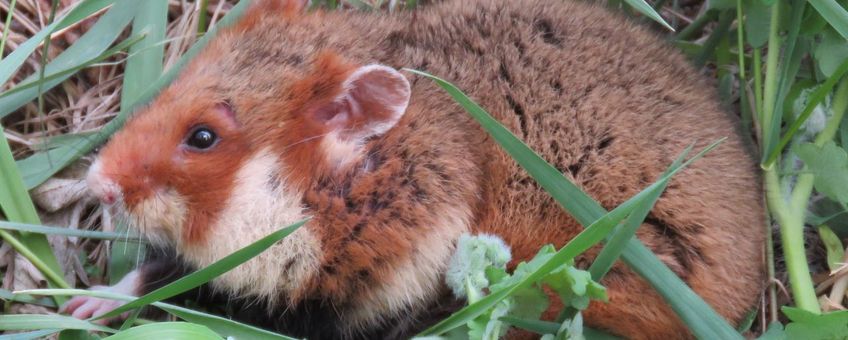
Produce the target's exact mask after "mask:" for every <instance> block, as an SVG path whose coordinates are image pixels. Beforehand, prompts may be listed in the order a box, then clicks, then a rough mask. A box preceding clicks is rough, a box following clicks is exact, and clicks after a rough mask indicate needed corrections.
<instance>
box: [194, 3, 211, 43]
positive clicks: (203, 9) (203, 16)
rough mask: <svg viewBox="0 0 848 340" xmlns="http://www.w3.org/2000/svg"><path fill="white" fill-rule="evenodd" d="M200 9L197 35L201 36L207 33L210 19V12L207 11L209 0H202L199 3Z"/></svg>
mask: <svg viewBox="0 0 848 340" xmlns="http://www.w3.org/2000/svg"><path fill="white" fill-rule="evenodd" d="M198 6H199V8H198V10H200V13H198V15H200V17H198V19H197V35H198V36H201V35H203V34H204V33H206V22H207V21H208V20H209V19H208V17H209V13H208V12H207V8H208V7H209V0H200V3H199V4H198Z"/></svg>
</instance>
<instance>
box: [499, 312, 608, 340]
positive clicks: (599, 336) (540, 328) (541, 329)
mask: <svg viewBox="0 0 848 340" xmlns="http://www.w3.org/2000/svg"><path fill="white" fill-rule="evenodd" d="M499 320H501V321H503V322H506V323H508V324H510V325H513V326H515V327H518V328H521V329H526V330H528V331H531V332H534V333H538V334H557V332H559V327H560V324H558V323H556V322H550V321H542V320H526V319H519V318H516V317H511V316H502V317H500V319H499ZM583 337H585V338H586V340H617V339H621V338H619V337H617V336H614V335H610V334H607V333H606V332H602V331H599V330H596V329H593V328H589V327H583Z"/></svg>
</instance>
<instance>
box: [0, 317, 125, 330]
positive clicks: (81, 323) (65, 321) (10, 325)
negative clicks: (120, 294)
mask: <svg viewBox="0 0 848 340" xmlns="http://www.w3.org/2000/svg"><path fill="white" fill-rule="evenodd" d="M45 328H49V329H55V328H60V329H83V330H90V331H101V332H109V333H114V332H115V330H114V329H112V328H109V327H106V326H100V325H98V324H95V323H92V322H90V321H85V320H80V319H77V318H74V317H71V316H65V315H57V314H52V315H46V314H12V315H0V330H3V331H24V330H37V329H45Z"/></svg>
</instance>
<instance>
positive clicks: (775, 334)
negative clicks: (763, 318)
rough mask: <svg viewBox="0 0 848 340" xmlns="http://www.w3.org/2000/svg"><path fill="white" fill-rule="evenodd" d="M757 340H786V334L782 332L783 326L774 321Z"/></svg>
mask: <svg viewBox="0 0 848 340" xmlns="http://www.w3.org/2000/svg"><path fill="white" fill-rule="evenodd" d="M757 339H759V340H786V333H785V332H784V331H783V324H781V323H780V322H779V321H774V322H772V323H770V324H769V325H768V328H767V329H766V332H765V333H763V335H761V336H760V337H759V338H757Z"/></svg>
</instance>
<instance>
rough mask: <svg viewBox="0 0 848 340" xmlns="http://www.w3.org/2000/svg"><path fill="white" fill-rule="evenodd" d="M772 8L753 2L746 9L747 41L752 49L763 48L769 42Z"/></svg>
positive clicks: (760, 2)
mask: <svg viewBox="0 0 848 340" xmlns="http://www.w3.org/2000/svg"><path fill="white" fill-rule="evenodd" d="M770 21H771V6H770V5H766V4H765V3H763V2H762V1H759V0H753V1H751V2H750V3H749V4H748V5H747V6H746V7H745V27H746V29H745V38H746V39H745V40H746V42H748V45H751V47H754V48H757V47H762V46H763V45H764V44H765V43H766V41H768V34H769V30H768V29H766V27H769V22H770Z"/></svg>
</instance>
